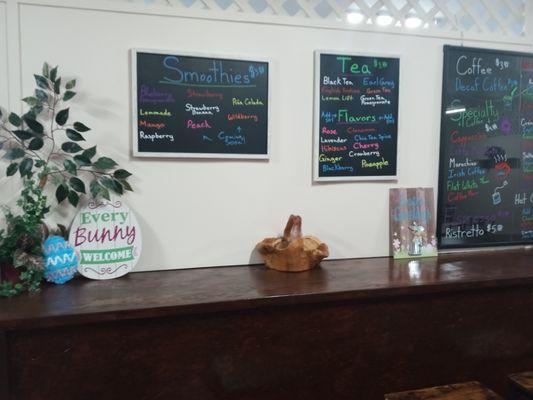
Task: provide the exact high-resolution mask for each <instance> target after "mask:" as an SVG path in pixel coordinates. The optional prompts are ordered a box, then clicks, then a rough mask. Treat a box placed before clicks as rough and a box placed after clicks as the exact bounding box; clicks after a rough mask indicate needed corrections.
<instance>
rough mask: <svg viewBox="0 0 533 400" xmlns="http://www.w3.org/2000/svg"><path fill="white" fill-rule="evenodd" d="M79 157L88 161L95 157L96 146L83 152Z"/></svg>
mask: <svg viewBox="0 0 533 400" xmlns="http://www.w3.org/2000/svg"><path fill="white" fill-rule="evenodd" d="M81 155H82V157H85V158H87V159H88V160H89V161H90V160H91V159H92V158H93V157H94V156H95V155H96V146H93V147H89V148H88V149H86V150H84V151H83V153H81Z"/></svg>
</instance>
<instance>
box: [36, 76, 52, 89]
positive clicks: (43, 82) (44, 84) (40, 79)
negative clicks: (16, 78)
mask: <svg viewBox="0 0 533 400" xmlns="http://www.w3.org/2000/svg"><path fill="white" fill-rule="evenodd" d="M33 76H34V77H35V83H37V86H39V87H40V88H43V89H50V85H49V84H48V79H46V78H45V77H44V76H42V75H33Z"/></svg>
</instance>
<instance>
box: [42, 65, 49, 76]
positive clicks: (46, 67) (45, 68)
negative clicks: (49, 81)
mask: <svg viewBox="0 0 533 400" xmlns="http://www.w3.org/2000/svg"><path fill="white" fill-rule="evenodd" d="M43 76H44V77H46V78H49V77H50V66H49V65H48V63H46V62H45V63H44V64H43Z"/></svg>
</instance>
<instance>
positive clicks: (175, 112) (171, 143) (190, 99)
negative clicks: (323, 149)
mask: <svg viewBox="0 0 533 400" xmlns="http://www.w3.org/2000/svg"><path fill="white" fill-rule="evenodd" d="M132 62H133V65H132V73H133V74H132V75H133V146H134V147H133V153H134V155H135V156H146V157H216V158H268V107H269V98H268V85H269V80H268V73H269V68H268V67H269V64H268V62H265V61H250V60H243V59H229V58H214V57H207V56H199V55H190V54H179V55H177V54H167V53H162V52H158V51H152V50H146V51H144V50H133V54H132Z"/></svg>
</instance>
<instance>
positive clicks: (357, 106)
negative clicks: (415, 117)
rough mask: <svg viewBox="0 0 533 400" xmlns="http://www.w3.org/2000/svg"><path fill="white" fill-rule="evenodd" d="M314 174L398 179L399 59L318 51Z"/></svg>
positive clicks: (318, 177)
mask: <svg viewBox="0 0 533 400" xmlns="http://www.w3.org/2000/svg"><path fill="white" fill-rule="evenodd" d="M315 74H316V77H315V80H316V83H315V90H316V93H315V143H314V147H315V149H314V178H315V180H317V181H334V180H392V179H395V178H396V148H397V139H398V89H399V75H400V60H399V59H398V58H388V57H370V56H355V55H347V54H329V53H325V52H316V54H315Z"/></svg>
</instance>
